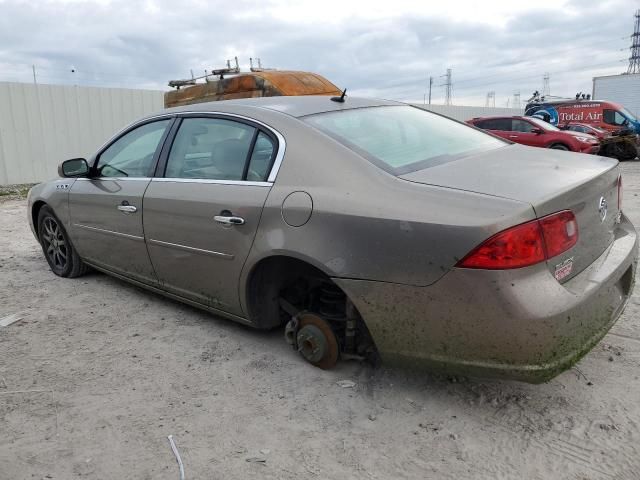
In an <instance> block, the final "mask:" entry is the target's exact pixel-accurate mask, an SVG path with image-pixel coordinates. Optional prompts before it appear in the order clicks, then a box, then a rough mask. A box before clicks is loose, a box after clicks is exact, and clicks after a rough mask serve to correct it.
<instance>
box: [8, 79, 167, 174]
mask: <svg viewBox="0 0 640 480" xmlns="http://www.w3.org/2000/svg"><path fill="white" fill-rule="evenodd" d="M162 95H163V92H161V91H153V90H130V89H119V88H95V87H74V86H58V85H34V84H28V83H10V82H0V185H7V184H14V183H31V182H40V181H43V180H47V179H49V178H51V177H54V176H55V175H56V167H57V165H58V163H59V162H60V161H61V160H64V159H67V158H73V157H87V156H89V155H90V154H92V153H93V152H94V151H95V150H96V149H97V148H98V147H99V146H100V145H101V144H102V143H103V142H104V141H105V140H107V139H108V138H109V137H110V136H111V135H113V134H114V133H115V132H116V131H117V130H119V129H121V128H122V127H124V126H125V125H126V124H127V123H130V122H131V121H133V120H135V119H136V118H138V117H141V116H143V115H145V114H147V113H152V112H154V111H157V110H161V109H162V108H163V105H164V103H163V96H162Z"/></svg>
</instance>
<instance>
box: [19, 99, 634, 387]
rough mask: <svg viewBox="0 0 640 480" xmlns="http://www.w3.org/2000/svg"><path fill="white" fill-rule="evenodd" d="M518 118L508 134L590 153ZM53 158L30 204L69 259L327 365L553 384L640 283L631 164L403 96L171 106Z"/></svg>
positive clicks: (43, 240)
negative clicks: (94, 145) (627, 187)
mask: <svg viewBox="0 0 640 480" xmlns="http://www.w3.org/2000/svg"><path fill="white" fill-rule="evenodd" d="M503 120H504V121H506V119H503ZM508 121H509V127H510V129H509V130H500V131H506V132H516V133H517V134H522V135H531V136H534V137H542V138H544V137H549V138H556V140H554V141H555V142H556V145H557V142H559V140H558V138H571V139H572V142H574V143H571V144H570V143H567V147H569V145H574V146H577V145H580V150H581V151H589V150H590V149H592V148H595V147H596V146H595V145H594V144H593V142H592V141H591V140H590V139H587V140H580V138H581V137H582V135H584V134H583V133H570V132H558V131H555V130H553V129H547V128H546V126H545V125H543V124H541V123H539V121H537V120H535V119H531V118H518V119H508ZM522 125H525V126H526V128H525V127H522ZM529 126H530V127H531V128H529ZM536 129H537V130H539V131H536ZM523 130H525V131H523ZM561 135H564V137H560V136H561ZM507 136H508V135H507ZM585 138H586V137H585ZM566 141H567V142H569V140H566ZM583 144H584V146H582V145H583ZM575 148H578V147H575ZM59 174H60V176H61V177H62V178H59V179H56V180H53V181H50V182H46V183H43V184H40V185H38V186H36V187H34V188H33V189H32V190H31V191H30V194H29V199H28V205H29V221H30V223H31V227H32V230H33V233H34V235H35V236H36V238H37V239H38V241H39V242H40V244H41V245H42V250H43V253H44V256H45V258H46V260H47V262H48V263H49V265H50V267H51V270H52V271H53V272H54V273H55V274H56V275H58V276H61V277H76V276H79V275H81V274H83V273H85V272H86V271H87V269H89V268H95V269H98V270H101V271H103V272H106V273H109V274H112V275H115V276H117V277H118V278H121V279H123V280H126V281H129V282H132V283H134V284H136V285H139V286H142V287H145V288H148V289H150V290H152V291H154V292H158V293H161V294H163V295H166V296H169V297H172V298H175V299H178V300H180V301H183V302H186V303H189V304H191V305H194V306H197V307H200V308H203V309H206V310H208V311H210V312H214V313H216V314H219V315H222V316H225V317H227V318H230V319H232V320H235V321H238V322H241V323H244V324H246V325H250V326H253V327H256V328H260V329H272V328H278V327H280V328H281V327H284V332H285V338H286V340H287V341H288V342H289V343H290V344H291V345H292V346H293V347H294V348H295V350H296V351H299V352H300V353H301V354H302V356H303V357H304V358H305V359H306V360H307V361H309V362H310V363H311V364H313V365H316V366H318V367H321V368H331V367H332V366H333V365H335V363H336V361H337V360H338V359H339V358H340V357H346V358H354V357H355V358H373V359H375V358H381V359H382V361H383V362H386V363H388V364H400V365H410V366H420V367H427V368H431V369H438V370H441V371H445V372H451V373H462V374H479V375H494V376H501V377H507V378H515V379H520V380H525V381H530V382H540V381H544V380H547V379H549V378H551V377H552V376H554V375H556V374H557V373H559V372H560V371H562V370H564V369H566V368H568V367H570V366H571V365H572V364H573V363H574V362H576V361H577V360H578V359H579V358H580V357H581V356H582V355H584V354H585V353H586V352H587V351H588V350H589V349H590V348H592V347H593V345H595V344H596V343H597V342H598V341H599V339H600V338H601V337H602V336H603V335H604V334H605V333H606V332H607V331H608V330H609V328H610V327H611V326H612V324H613V323H614V322H615V321H616V319H617V318H618V316H619V315H620V313H621V312H622V310H623V309H624V307H625V305H626V303H627V300H628V298H629V295H630V292H631V288H632V284H633V278H634V270H635V265H636V250H637V235H636V231H635V229H634V227H633V225H632V224H631V223H630V222H629V220H628V219H627V218H626V217H625V216H624V214H623V212H622V206H621V201H622V181H621V176H620V168H619V165H618V162H616V161H615V160H611V159H606V158H602V157H598V156H593V155H580V154H573V153H567V152H558V151H555V150H546V151H540V150H537V149H532V148H528V147H524V146H520V145H516V144H512V143H510V142H505V141H503V140H502V139H500V138H498V137H496V136H494V135H488V134H486V133H485V132H482V131H480V130H478V129H474V128H470V127H468V126H467V125H464V124H461V123H459V122H455V121H452V120H449V119H447V118H444V117H442V116H439V115H436V114H433V113H430V112H426V111H423V110H420V109H417V108H414V107H411V106H407V105H404V104H400V103H396V102H391V101H383V100H370V99H361V98H346V99H345V98H344V95H342V97H340V98H332V99H330V98H329V97H320V96H309V97H276V98H257V99H243V100H230V101H221V102H215V103H200V104H197V105H189V106H184V107H179V108H174V109H168V110H165V111H162V112H160V113H158V114H155V115H151V116H148V117H145V118H143V119H141V120H138V121H136V122H134V123H133V124H132V125H130V126H129V127H127V128H126V129H125V130H124V131H122V132H120V133H119V134H117V135H116V136H115V137H113V138H112V139H111V140H110V141H109V142H107V143H106V144H105V145H104V146H103V147H102V148H101V149H99V151H98V152H97V153H96V154H95V155H93V156H92V157H91V158H89V159H88V160H85V159H82V158H81V159H72V160H68V161H66V162H63V163H62V164H61V165H60V168H59Z"/></svg>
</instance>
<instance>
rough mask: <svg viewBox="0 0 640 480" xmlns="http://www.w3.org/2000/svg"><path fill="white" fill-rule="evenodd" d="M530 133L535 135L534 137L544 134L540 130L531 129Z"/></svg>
mask: <svg viewBox="0 0 640 480" xmlns="http://www.w3.org/2000/svg"><path fill="white" fill-rule="evenodd" d="M531 133H535V134H536V135H541V134H543V133H544V130H542V129H541V128H532V129H531Z"/></svg>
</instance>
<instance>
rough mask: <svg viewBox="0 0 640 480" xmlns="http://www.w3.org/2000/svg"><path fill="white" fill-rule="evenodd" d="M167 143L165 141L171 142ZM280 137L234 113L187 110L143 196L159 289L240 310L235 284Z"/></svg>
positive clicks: (238, 312) (281, 143) (266, 191)
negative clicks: (158, 174) (159, 173)
mask: <svg viewBox="0 0 640 480" xmlns="http://www.w3.org/2000/svg"><path fill="white" fill-rule="evenodd" d="M168 143H169V142H168ZM278 148H280V149H281V150H282V152H284V150H283V149H284V140H283V139H282V137H280V136H278V134H276V133H275V132H273V131H271V130H270V129H268V128H266V127H264V126H262V125H261V124H258V123H256V122H253V121H250V120H248V119H242V118H239V117H235V116H228V115H210V116H196V115H187V116H185V117H184V118H181V119H180V125H179V126H178V128H177V132H176V134H175V138H174V139H173V141H172V142H171V146H170V148H169V147H168V146H167V148H165V150H164V151H163V153H162V157H161V168H163V170H164V173H163V175H162V177H157V178H153V179H152V181H151V182H150V184H149V187H148V189H147V191H146V193H145V197H144V230H145V235H146V239H147V246H148V250H149V255H150V257H151V261H152V264H153V267H154V269H155V272H156V274H157V276H158V280H159V282H160V286H161V288H163V289H165V290H166V291H167V292H169V293H172V294H175V295H179V296H181V297H184V298H187V299H190V300H192V301H195V302H198V303H201V304H204V305H206V306H208V307H213V308H216V309H219V310H222V311H225V312H227V313H231V314H235V315H239V316H243V312H242V309H241V306H240V299H239V293H238V283H239V278H240V273H241V271H242V267H243V265H244V262H245V260H246V258H247V255H248V254H249V251H250V249H251V246H252V244H253V239H254V237H255V235H256V231H257V228H258V224H259V222H260V217H261V215H262V208H263V206H264V203H265V200H266V198H267V195H268V194H269V191H270V188H271V185H272V182H271V181H269V178H270V177H269V175H270V171H271V168H272V165H273V164H274V162H275V159H276V156H277V154H278Z"/></svg>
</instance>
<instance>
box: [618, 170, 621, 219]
mask: <svg viewBox="0 0 640 480" xmlns="http://www.w3.org/2000/svg"><path fill="white" fill-rule="evenodd" d="M618 211H619V212H621V211H622V175H618Z"/></svg>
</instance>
